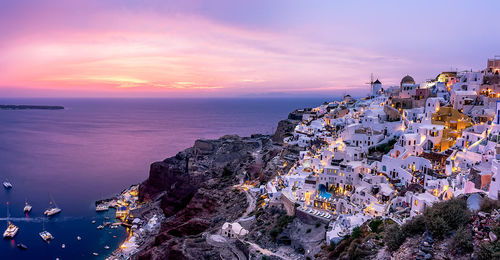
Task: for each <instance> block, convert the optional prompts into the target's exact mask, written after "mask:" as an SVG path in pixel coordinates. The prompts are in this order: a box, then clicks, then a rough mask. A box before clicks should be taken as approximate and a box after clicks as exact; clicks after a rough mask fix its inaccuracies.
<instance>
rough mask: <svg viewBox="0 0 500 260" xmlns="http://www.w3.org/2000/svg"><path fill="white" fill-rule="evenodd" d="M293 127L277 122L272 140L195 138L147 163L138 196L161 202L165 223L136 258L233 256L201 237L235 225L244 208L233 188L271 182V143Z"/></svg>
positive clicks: (240, 195) (243, 199) (276, 150)
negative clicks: (245, 183)
mask: <svg viewBox="0 0 500 260" xmlns="http://www.w3.org/2000/svg"><path fill="white" fill-rule="evenodd" d="M285 121H286V122H285ZM295 124H296V121H288V120H284V121H282V122H280V124H279V126H278V129H277V131H276V134H275V135H274V136H273V137H271V136H265V135H253V136H251V137H243V138H242V137H239V136H235V135H228V136H223V137H221V138H219V139H217V140H197V141H196V142H195V144H194V146H193V147H191V148H188V149H186V150H184V151H182V152H179V153H178V154H177V155H175V156H174V157H171V158H168V159H165V160H164V161H161V162H155V163H153V164H151V168H150V173H149V178H148V179H147V180H146V181H144V182H143V183H142V184H141V185H140V187H139V198H140V200H142V201H158V200H159V201H160V205H161V208H162V210H163V212H164V213H165V216H166V217H167V218H168V219H167V221H166V223H164V224H163V226H162V228H161V231H160V233H159V234H158V235H157V236H156V237H155V238H154V239H151V241H149V242H147V243H146V246H145V247H144V248H143V250H141V252H140V253H139V254H138V255H137V256H135V258H138V259H200V258H216V257H219V256H220V255H228V254H229V255H230V254H231V253H234V252H227V251H228V249H227V248H217V247H213V246H211V245H209V244H208V243H207V242H206V240H205V239H204V238H203V237H202V235H203V233H205V232H214V231H216V230H218V229H220V227H221V226H222V224H223V223H224V222H226V221H231V222H232V221H235V220H236V219H237V218H238V217H240V216H241V215H242V214H243V213H244V212H245V211H246V210H247V207H248V205H249V202H248V201H247V196H246V194H245V193H244V192H242V191H239V190H237V189H235V188H234V185H236V184H240V183H243V181H245V180H258V181H259V180H260V181H262V182H265V181H267V180H268V179H269V178H271V177H272V176H273V174H275V173H276V168H274V167H275V165H274V164H273V163H271V161H272V160H273V158H275V157H277V156H278V155H279V154H280V151H281V146H276V145H274V144H273V141H274V142H277V143H281V142H282V140H283V136H285V135H286V133H287V132H289V131H291V130H293V128H294V127H295ZM233 249H234V250H238V249H237V247H234V248H233ZM238 253H240V254H244V252H242V251H241V250H240V252H238Z"/></svg>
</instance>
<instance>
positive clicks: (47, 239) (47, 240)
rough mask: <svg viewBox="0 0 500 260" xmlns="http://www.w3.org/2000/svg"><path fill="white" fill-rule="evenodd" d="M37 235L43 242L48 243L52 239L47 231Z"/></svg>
mask: <svg viewBox="0 0 500 260" xmlns="http://www.w3.org/2000/svg"><path fill="white" fill-rule="evenodd" d="M38 234H39V235H40V237H41V238H42V239H43V241H45V242H49V241H50V240H52V239H54V237H53V236H52V234H50V233H49V231H42V232H40V233H38Z"/></svg>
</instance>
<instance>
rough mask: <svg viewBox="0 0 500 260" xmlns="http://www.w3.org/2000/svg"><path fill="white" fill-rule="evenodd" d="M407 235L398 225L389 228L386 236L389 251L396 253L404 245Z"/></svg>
mask: <svg viewBox="0 0 500 260" xmlns="http://www.w3.org/2000/svg"><path fill="white" fill-rule="evenodd" d="M404 241H405V235H404V234H403V231H402V230H401V228H399V226H398V225H397V224H394V225H391V226H389V228H388V229H387V231H386V232H385V236H384V243H385V245H386V246H387V249H389V251H396V250H398V248H399V247H400V246H401V245H402V244H403V243H404Z"/></svg>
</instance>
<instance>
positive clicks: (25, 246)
mask: <svg viewBox="0 0 500 260" xmlns="http://www.w3.org/2000/svg"><path fill="white" fill-rule="evenodd" d="M17 248H19V249H21V250H26V249H28V246H27V245H25V244H21V243H19V244H17Z"/></svg>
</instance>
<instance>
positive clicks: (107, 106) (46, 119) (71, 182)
mask: <svg viewBox="0 0 500 260" xmlns="http://www.w3.org/2000/svg"><path fill="white" fill-rule="evenodd" d="M333 99H334V98H333V97H319V98H238V99H235V98H220V99H216V98H211V99H168V98H165V99H154V98H149V99H118V98H114V99H105V98H94V99H77V98H72V99H47V98H43V99H2V98H0V104H18V105H20V104H21V105H25V104H26V105H61V106H64V107H65V109H64V110H0V182H2V181H4V180H8V181H10V182H11V183H12V184H13V188H12V189H10V190H5V189H4V188H3V186H0V232H2V233H3V231H4V230H5V228H7V221H8V220H10V221H11V222H12V223H14V224H15V225H17V226H18V227H19V232H18V234H17V235H16V237H15V238H14V239H11V240H8V239H4V240H3V241H0V259H56V258H59V259H61V260H62V259H104V258H105V257H107V256H108V255H109V254H110V253H111V252H112V251H113V250H115V249H116V248H118V247H119V245H120V244H121V243H122V242H123V241H124V240H125V239H126V238H127V232H126V230H125V229H124V228H122V227H120V228H118V229H110V228H105V229H102V230H97V229H96V227H97V225H99V224H100V223H102V222H103V221H110V220H106V219H105V218H106V217H110V218H111V221H112V220H113V216H114V210H110V211H108V212H105V213H97V212H95V201H96V200H99V199H102V198H107V197H111V196H113V195H116V194H118V193H120V192H121V191H122V190H123V189H125V188H127V187H129V186H130V185H132V184H137V183H140V182H141V181H143V180H145V179H147V177H148V172H149V166H150V164H151V163H152V162H155V161H160V160H163V159H165V158H167V157H170V156H174V155H175V154H176V153H177V152H179V151H181V150H183V149H185V148H188V147H190V146H192V145H193V144H194V141H195V140H196V139H205V138H218V137H220V136H222V135H226V134H238V135H240V136H249V135H251V134H253V133H262V134H271V133H272V132H274V131H275V129H276V126H277V123H278V121H279V120H281V119H285V118H286V117H287V115H288V113H289V112H291V111H293V110H294V109H296V108H304V107H312V106H317V105H320V104H321V103H323V102H324V101H331V100H333ZM51 200H53V201H54V203H55V204H56V205H57V206H58V207H59V208H61V209H62V212H61V213H60V214H58V215H56V216H54V217H51V218H45V217H43V211H44V210H45V209H46V208H47V207H48V206H49V202H50V201H51ZM26 201H28V202H29V203H30V204H31V205H32V206H33V210H32V211H31V212H30V213H29V214H24V213H23V208H24V205H25V202H26ZM8 212H10V214H8ZM92 220H96V224H92ZM42 230H47V231H49V232H50V233H51V234H52V235H53V236H54V237H55V239H54V240H52V241H51V242H50V243H45V242H44V241H43V240H42V239H41V238H40V236H39V232H41V231H42ZM77 236H80V237H81V240H77ZM17 243H23V244H25V245H27V246H28V249H27V250H20V249H19V248H17V247H16V244H17ZM62 244H65V248H64V249H63V248H62ZM106 245H107V246H109V247H110V249H109V250H106V249H105V248H104V247H105V246H106ZM94 252H95V253H98V254H99V255H98V256H94V255H93V253H94Z"/></svg>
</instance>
